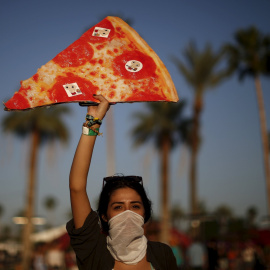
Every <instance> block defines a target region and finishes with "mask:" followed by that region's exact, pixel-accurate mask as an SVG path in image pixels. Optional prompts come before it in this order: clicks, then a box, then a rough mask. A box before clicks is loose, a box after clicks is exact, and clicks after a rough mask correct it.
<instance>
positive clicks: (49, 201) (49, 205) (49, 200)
mask: <svg viewBox="0 0 270 270" xmlns="http://www.w3.org/2000/svg"><path fill="white" fill-rule="evenodd" d="M57 204H58V200H57V199H56V198H55V197H53V196H47V197H46V198H45V199H44V201H43V205H44V207H45V208H46V210H47V211H48V212H52V211H53V210H54V209H55V208H56V207H57ZM50 220H51V221H50V222H49V224H48V225H49V226H50V225H52V220H53V218H52V217H51V218H50Z"/></svg>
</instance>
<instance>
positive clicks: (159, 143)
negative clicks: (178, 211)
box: [132, 101, 187, 242]
mask: <svg viewBox="0 0 270 270" xmlns="http://www.w3.org/2000/svg"><path fill="white" fill-rule="evenodd" d="M146 107H147V112H138V113H136V114H135V115H134V116H135V118H136V119H137V121H138V123H137V125H135V127H134V128H133V130H132V136H133V140H134V144H135V145H136V146H139V145H142V144H144V143H146V142H147V141H149V140H152V141H153V142H154V144H155V147H156V148H157V149H158V150H159V154H160V184H161V185H160V189H161V236H160V240H161V241H162V242H168V240H169V221H170V217H169V197H168V196H169V164H170V161H169V154H170V151H171V149H172V148H173V147H174V146H175V145H176V143H177V142H179V141H180V136H179V135H181V132H182V130H184V129H185V128H186V125H187V121H185V120H184V118H183V109H184V107H185V103H184V102H183V101H182V102H178V103H165V102H164V103H152V102H150V103H147V104H146Z"/></svg>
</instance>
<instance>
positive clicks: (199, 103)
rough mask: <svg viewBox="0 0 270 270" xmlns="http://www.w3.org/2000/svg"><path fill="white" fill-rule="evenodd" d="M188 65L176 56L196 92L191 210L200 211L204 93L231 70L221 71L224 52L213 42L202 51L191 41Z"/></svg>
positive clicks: (192, 138) (187, 54)
mask: <svg viewBox="0 0 270 270" xmlns="http://www.w3.org/2000/svg"><path fill="white" fill-rule="evenodd" d="M183 56H184V58H185V60H186V64H185V63H184V62H183V61H182V60H180V59H177V58H176V57H175V58H174V59H173V61H174V62H175V64H176V66H177V67H178V69H179V70H180V72H181V73H182V75H183V76H184V77H185V79H186V81H187V82H188V83H189V84H190V85H191V87H192V90H193V91H194V101H193V124H192V130H191V134H190V136H191V137H190V139H189V146H190V149H191V163H190V212H191V214H192V215H197V214H199V213H198V199H197V158H198V152H199V146H200V117H201V113H202V111H203V108H204V102H203V95H204V93H205V91H206V90H207V89H210V88H213V87H215V86H217V85H218V84H219V83H220V82H221V81H222V80H223V79H224V78H225V77H226V75H227V70H225V69H222V70H221V69H220V70H217V68H218V65H219V63H220V62H221V60H222V58H223V56H224V52H223V51H221V50H220V51H218V52H214V51H213V49H212V47H211V45H210V44H206V46H205V48H204V49H203V50H202V51H201V52H200V51H199V50H198V49H197V47H196V45H195V43H192V42H191V43H190V44H189V45H188V47H187V48H186V49H185V50H184V52H183Z"/></svg>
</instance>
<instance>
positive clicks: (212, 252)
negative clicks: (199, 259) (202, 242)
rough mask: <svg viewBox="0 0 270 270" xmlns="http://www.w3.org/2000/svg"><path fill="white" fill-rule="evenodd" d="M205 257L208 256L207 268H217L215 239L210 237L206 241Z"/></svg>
mask: <svg viewBox="0 0 270 270" xmlns="http://www.w3.org/2000/svg"><path fill="white" fill-rule="evenodd" d="M207 257H208V260H207V261H208V270H217V266H218V251H217V241H216V240H215V239H211V240H210V241H209V242H208V243H207Z"/></svg>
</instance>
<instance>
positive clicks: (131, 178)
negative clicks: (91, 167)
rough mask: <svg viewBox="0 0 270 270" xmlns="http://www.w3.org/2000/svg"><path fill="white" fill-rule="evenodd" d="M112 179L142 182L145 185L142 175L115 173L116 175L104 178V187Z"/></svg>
mask: <svg viewBox="0 0 270 270" xmlns="http://www.w3.org/2000/svg"><path fill="white" fill-rule="evenodd" d="M111 181H130V182H137V183H140V184H141V185H142V186H143V179H142V177H141V176H136V175H127V176H121V175H120V176H119V175H114V176H108V177H104V178H103V186H102V188H104V186H105V184H106V183H108V182H111Z"/></svg>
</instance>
